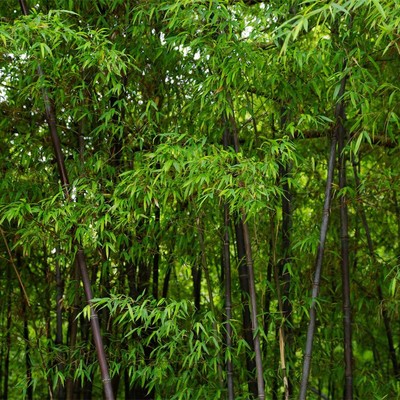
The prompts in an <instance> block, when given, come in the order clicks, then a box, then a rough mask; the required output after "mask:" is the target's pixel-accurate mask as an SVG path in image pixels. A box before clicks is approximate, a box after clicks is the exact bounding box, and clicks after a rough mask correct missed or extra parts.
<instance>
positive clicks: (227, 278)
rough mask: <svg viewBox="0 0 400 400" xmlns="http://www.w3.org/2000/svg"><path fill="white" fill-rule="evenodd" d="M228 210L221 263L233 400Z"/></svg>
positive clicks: (231, 395)
mask: <svg viewBox="0 0 400 400" xmlns="http://www.w3.org/2000/svg"><path fill="white" fill-rule="evenodd" d="M229 223H230V222H229V209H228V205H227V204H225V205H224V246H223V263H224V276H225V314H226V320H225V329H226V349H227V352H228V357H227V359H226V373H227V387H228V400H234V398H235V392H234V386H233V363H232V355H231V350H232V325H231V319H232V287H231V261H230V252H229Z"/></svg>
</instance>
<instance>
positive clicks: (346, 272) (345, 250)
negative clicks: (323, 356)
mask: <svg viewBox="0 0 400 400" xmlns="http://www.w3.org/2000/svg"><path fill="white" fill-rule="evenodd" d="M345 84H346V77H344V78H343V79H342V87H343V91H344V86H345ZM342 94H343V92H342ZM336 114H337V115H336V124H337V128H336V130H337V136H338V158H339V160H338V161H339V188H340V190H341V191H342V193H341V196H340V242H341V265H342V296H343V332H344V335H343V342H344V362H345V387H344V399H345V400H351V399H352V398H353V372H352V371H353V368H352V364H353V349H352V329H351V303H350V290H351V289H350V268H349V264H350V261H349V222H348V220H349V217H348V208H347V196H346V194H345V193H344V192H343V190H344V189H345V188H346V185H347V177H346V154H345V148H344V143H345V134H346V132H345V128H344V125H343V124H344V120H345V108H344V103H343V99H342V98H340V99H339V103H338V106H337V108H336Z"/></svg>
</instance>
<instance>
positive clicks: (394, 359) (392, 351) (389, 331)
mask: <svg viewBox="0 0 400 400" xmlns="http://www.w3.org/2000/svg"><path fill="white" fill-rule="evenodd" d="M353 172H354V180H355V183H356V188H357V189H358V188H359V187H360V178H359V176H358V172H357V167H356V165H355V164H353ZM358 211H359V213H360V216H361V221H362V224H363V227H364V231H365V236H366V238H367V246H368V251H369V255H370V257H371V259H372V262H373V263H374V266H375V271H377V282H378V283H377V294H378V300H379V304H381V305H382V318H383V323H384V325H385V333H386V338H387V342H388V350H389V355H390V359H391V362H392V365H393V372H394V376H395V378H396V379H400V368H399V363H398V361H397V355H396V348H395V345H394V341H393V333H392V329H391V326H390V320H389V314H388V311H387V308H386V306H385V302H384V298H383V290H382V286H381V284H380V282H381V279H382V278H381V275H382V273H381V271H382V269H381V268H380V266H379V265H378V262H377V259H376V254H375V250H374V244H373V242H372V237H371V231H370V229H369V224H368V220H367V216H366V214H365V210H364V208H363V206H362V205H361V204H360V205H359V207H358Z"/></svg>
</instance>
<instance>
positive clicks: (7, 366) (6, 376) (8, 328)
mask: <svg viewBox="0 0 400 400" xmlns="http://www.w3.org/2000/svg"><path fill="white" fill-rule="evenodd" d="M7 282H8V287H7V291H8V293H7V316H6V318H7V325H6V350H5V352H6V354H5V357H4V386H3V399H8V380H9V376H10V353H11V300H12V299H11V297H12V296H11V295H12V285H11V271H10V267H9V266H7ZM1 362H2V361H1Z"/></svg>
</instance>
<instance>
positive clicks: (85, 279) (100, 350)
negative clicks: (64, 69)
mask: <svg viewBox="0 0 400 400" xmlns="http://www.w3.org/2000/svg"><path fill="white" fill-rule="evenodd" d="M19 2H20V6H21V10H22V13H23V14H24V15H25V16H27V15H28V14H29V11H28V6H27V4H26V1H25V0H19ZM37 73H38V76H39V77H42V76H43V75H44V74H43V71H42V68H41V66H40V65H39V66H38V68H37ZM42 95H43V101H44V106H45V113H46V119H47V123H48V126H49V130H50V135H51V140H52V143H53V149H54V153H55V158H56V162H57V166H58V170H59V174H60V179H61V184H62V188H63V192H64V196H65V200H66V201H71V196H70V192H69V180H68V174H67V169H66V166H65V162H64V156H63V153H62V149H61V142H60V139H59V137H58V134H57V125H56V115H55V111H54V108H53V106H52V104H51V101H50V98H49V95H48V93H47V91H46V89H43V92H42ZM73 242H74V244H75V245H77V247H78V252H77V256H76V257H77V263H78V266H79V269H80V272H81V277H82V283H83V287H84V290H85V294H86V300H87V302H88V303H89V305H90V308H91V317H90V323H91V326H92V332H93V339H94V343H95V347H96V352H97V358H98V361H99V366H100V371H101V377H102V382H103V389H104V394H105V399H106V400H114V394H113V391H112V386H111V379H110V375H109V372H108V365H107V360H106V355H105V351H104V346H103V341H102V337H101V333H100V324H99V320H98V316H97V312H96V310H95V309H94V307H92V305H91V301H92V299H93V295H92V290H91V287H90V280H89V276H88V272H87V265H86V259H85V255H84V253H83V249H82V248H81V247H80V246H79V245H78V244H77V243H76V241H75V240H73Z"/></svg>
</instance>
